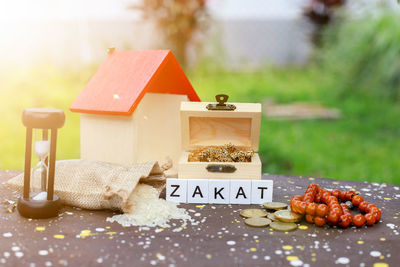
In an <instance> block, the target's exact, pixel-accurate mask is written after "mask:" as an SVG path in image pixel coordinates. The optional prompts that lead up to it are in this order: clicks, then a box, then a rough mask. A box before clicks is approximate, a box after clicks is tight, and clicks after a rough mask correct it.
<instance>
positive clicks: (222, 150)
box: [188, 143, 254, 162]
mask: <svg viewBox="0 0 400 267" xmlns="http://www.w3.org/2000/svg"><path fill="white" fill-rule="evenodd" d="M253 155H254V151H253V150H248V149H246V148H243V147H237V146H234V145H232V144H230V143H229V144H226V145H223V146H209V147H201V148H198V149H196V150H192V151H190V154H189V158H188V161H189V162H196V161H200V162H251V158H252V157H253Z"/></svg>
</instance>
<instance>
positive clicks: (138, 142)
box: [81, 93, 188, 173]
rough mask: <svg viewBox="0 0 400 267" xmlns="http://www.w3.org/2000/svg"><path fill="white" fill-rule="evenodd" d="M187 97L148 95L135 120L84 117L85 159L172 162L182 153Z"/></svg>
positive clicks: (135, 114) (82, 121)
mask: <svg viewBox="0 0 400 267" xmlns="http://www.w3.org/2000/svg"><path fill="white" fill-rule="evenodd" d="M182 101H188V98H187V96H186V95H170V94H153V93H147V94H146V95H145V96H144V97H143V99H142V101H141V102H140V103H139V105H138V107H137V108H136V110H135V111H134V113H133V115H132V116H114V115H94V114H81V158H83V159H90V160H98V161H105V162H111V163H119V164H129V163H134V162H148V161H159V162H160V163H165V162H166V161H167V158H171V159H172V161H173V164H174V167H175V168H174V170H172V172H170V173H173V172H174V171H175V172H177V163H178V160H179V157H180V155H181V153H182V150H181V133H180V117H179V114H180V110H179V109H180V103H181V102H182Z"/></svg>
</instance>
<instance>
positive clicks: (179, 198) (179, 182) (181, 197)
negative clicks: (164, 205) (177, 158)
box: [166, 178, 187, 203]
mask: <svg viewBox="0 0 400 267" xmlns="http://www.w3.org/2000/svg"><path fill="white" fill-rule="evenodd" d="M166 199H167V201H172V202H178V203H186V201H187V180H186V179H176V178H167V188H166Z"/></svg>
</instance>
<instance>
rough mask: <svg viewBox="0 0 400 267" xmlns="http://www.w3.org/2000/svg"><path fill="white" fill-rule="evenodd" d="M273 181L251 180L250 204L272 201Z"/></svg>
mask: <svg viewBox="0 0 400 267" xmlns="http://www.w3.org/2000/svg"><path fill="white" fill-rule="evenodd" d="M273 185H274V181H272V180H252V181H251V204H262V203H265V202H271V201H272V193H273V188H274V187H273Z"/></svg>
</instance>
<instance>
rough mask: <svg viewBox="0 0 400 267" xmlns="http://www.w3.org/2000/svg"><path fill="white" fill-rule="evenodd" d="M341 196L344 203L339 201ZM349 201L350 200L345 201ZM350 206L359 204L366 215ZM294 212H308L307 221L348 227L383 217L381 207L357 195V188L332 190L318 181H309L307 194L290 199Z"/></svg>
mask: <svg viewBox="0 0 400 267" xmlns="http://www.w3.org/2000/svg"><path fill="white" fill-rule="evenodd" d="M339 200H340V201H341V203H339ZM345 202H346V203H345ZM349 206H354V207H358V209H359V210H360V212H362V213H365V215H362V214H357V215H355V216H353V215H352V214H351V212H350V209H349ZM290 207H291V209H292V211H293V212H296V213H299V214H302V215H305V218H306V221H307V222H309V223H315V225H317V226H324V225H325V224H328V225H330V226H335V225H338V226H340V227H342V228H347V227H349V226H350V225H351V224H353V225H354V226H356V227H362V226H363V225H364V224H365V225H367V226H372V225H374V224H375V223H378V222H379V220H380V219H381V210H380V209H378V208H377V207H376V206H375V205H373V204H370V203H368V202H366V201H364V199H363V198H362V196H360V195H357V194H356V193H355V192H354V191H351V190H350V191H340V190H337V189H335V190H332V192H330V191H328V190H325V189H323V188H321V187H319V186H318V185H316V184H310V185H308V187H307V189H306V191H305V193H304V195H303V196H294V197H292V199H291V200H290Z"/></svg>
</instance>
